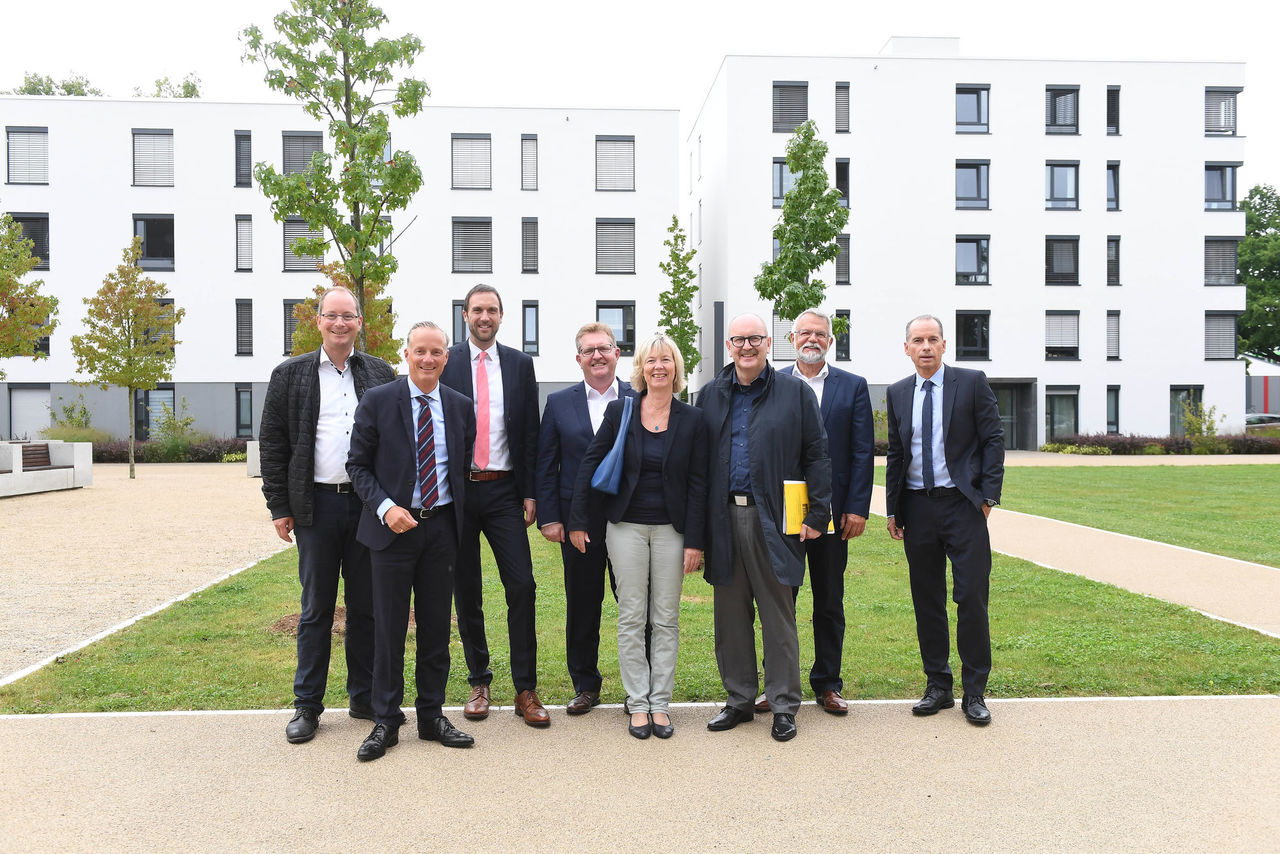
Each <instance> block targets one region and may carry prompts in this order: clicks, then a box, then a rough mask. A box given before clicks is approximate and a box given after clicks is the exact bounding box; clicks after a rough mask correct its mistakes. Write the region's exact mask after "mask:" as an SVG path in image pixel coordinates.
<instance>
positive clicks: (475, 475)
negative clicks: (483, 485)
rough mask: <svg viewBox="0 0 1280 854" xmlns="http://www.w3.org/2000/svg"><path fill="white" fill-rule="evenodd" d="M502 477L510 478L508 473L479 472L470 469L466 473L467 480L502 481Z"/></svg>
mask: <svg viewBox="0 0 1280 854" xmlns="http://www.w3.org/2000/svg"><path fill="white" fill-rule="evenodd" d="M504 477H511V472H509V471H479V470H477V469H472V470H471V471H469V472H467V480H473V481H477V482H479V481H486V480H502V479H503V478H504Z"/></svg>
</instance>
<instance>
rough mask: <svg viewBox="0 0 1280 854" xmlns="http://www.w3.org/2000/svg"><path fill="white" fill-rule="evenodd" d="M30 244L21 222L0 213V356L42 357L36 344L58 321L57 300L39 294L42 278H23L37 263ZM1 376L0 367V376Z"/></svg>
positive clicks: (3, 357) (6, 357) (1, 378)
mask: <svg viewBox="0 0 1280 854" xmlns="http://www.w3.org/2000/svg"><path fill="white" fill-rule="evenodd" d="M31 248H32V243H31V241H30V240H27V239H26V238H25V237H23V236H22V226H21V225H20V224H18V223H16V222H14V221H13V219H12V218H11V217H10V216H9V215H8V214H0V359H11V358H13V357H15V356H28V357H30V358H32V359H43V358H45V355H44V354H43V353H37V352H36V344H37V343H38V342H39V341H40V339H41V338H42V337H44V336H45V335H48V334H50V333H51V332H53V330H54V328H55V327H56V326H57V325H58V321H57V320H55V319H54V318H55V316H56V315H57V314H58V300H57V298H56V297H49V296H43V295H41V293H40V288H41V286H42V285H44V282H43V281H42V280H40V279H32V280H30V281H26V282H24V281H22V277H23V276H25V275H27V273H29V272H31V270H32V269H33V268H34V267H35V266H36V265H37V264H39V263H40V259H39V258H37V257H35V256H33V255H32V254H31ZM4 377H5V373H4V369H3V368H0V380H3V379H4Z"/></svg>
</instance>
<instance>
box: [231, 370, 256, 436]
mask: <svg viewBox="0 0 1280 854" xmlns="http://www.w3.org/2000/svg"><path fill="white" fill-rule="evenodd" d="M235 395H236V406H235V413H236V438H238V439H252V438H253V383H236V388H235Z"/></svg>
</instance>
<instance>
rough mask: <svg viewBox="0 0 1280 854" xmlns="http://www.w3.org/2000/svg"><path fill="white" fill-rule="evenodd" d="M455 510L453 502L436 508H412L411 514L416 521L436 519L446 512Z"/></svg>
mask: <svg viewBox="0 0 1280 854" xmlns="http://www.w3.org/2000/svg"><path fill="white" fill-rule="evenodd" d="M452 509H453V502H452V501H450V502H449V503H448V504H437V505H436V506H435V507H430V508H427V507H410V508H409V512H410V513H412V514H413V518H415V519H434V518H435V517H437V516H439V515H440V514H441V513H443V512H444V511H446V510H452Z"/></svg>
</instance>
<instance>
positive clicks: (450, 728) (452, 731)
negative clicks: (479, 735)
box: [418, 715, 476, 747]
mask: <svg viewBox="0 0 1280 854" xmlns="http://www.w3.org/2000/svg"><path fill="white" fill-rule="evenodd" d="M418 738H420V739H422V740H423V741H438V742H440V743H441V744H443V745H444V746H445V747H470V746H471V745H473V744H475V743H476V740H475V739H474V738H472V737H471V736H469V735H467V734H466V733H465V732H463V731H462V730H460V729H458V728H457V727H456V726H454V725H453V724H451V723H450V722H449V719H448V718H446V717H445V716H444V715H441V716H440V717H438V718H431V719H430V720H425V721H424V720H422V719H421V718H419V719H418Z"/></svg>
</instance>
